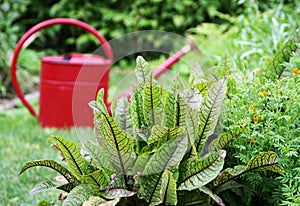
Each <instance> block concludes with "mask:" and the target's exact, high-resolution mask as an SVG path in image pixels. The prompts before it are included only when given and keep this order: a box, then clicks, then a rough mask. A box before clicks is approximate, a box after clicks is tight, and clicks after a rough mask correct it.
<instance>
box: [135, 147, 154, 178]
mask: <svg viewBox="0 0 300 206" xmlns="http://www.w3.org/2000/svg"><path fill="white" fill-rule="evenodd" d="M150 158H151V153H150V152H149V153H148V152H146V153H142V154H141V155H139V156H138V159H137V160H136V161H135V163H134V166H133V168H132V172H133V174H138V173H142V172H143V171H144V169H145V167H146V164H147V162H148V161H149V159H150Z"/></svg>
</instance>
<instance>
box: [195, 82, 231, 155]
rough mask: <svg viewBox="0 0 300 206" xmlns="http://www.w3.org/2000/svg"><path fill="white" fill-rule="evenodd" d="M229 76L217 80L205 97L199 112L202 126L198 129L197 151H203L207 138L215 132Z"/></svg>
mask: <svg viewBox="0 0 300 206" xmlns="http://www.w3.org/2000/svg"><path fill="white" fill-rule="evenodd" d="M226 82H227V78H226V77H224V79H223V80H219V81H218V82H216V83H215V84H214V85H213V86H212V87H211V88H210V89H209V91H208V94H207V96H206V97H205V98H204V101H203V105H202V106H201V109H200V112H199V120H200V124H199V125H200V126H199V130H198V135H197V139H196V141H195V146H196V150H197V152H201V150H202V146H203V144H204V141H205V140H206V138H207V137H208V136H209V135H211V134H212V133H213V132H214V129H215V127H216V125H217V122H218V118H219V115H220V112H221V108H222V104H223V100H224V97H225V89H226Z"/></svg>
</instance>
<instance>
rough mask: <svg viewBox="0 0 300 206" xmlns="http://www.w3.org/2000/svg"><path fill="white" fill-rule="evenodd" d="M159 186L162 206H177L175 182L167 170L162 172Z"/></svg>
mask: <svg viewBox="0 0 300 206" xmlns="http://www.w3.org/2000/svg"><path fill="white" fill-rule="evenodd" d="M161 185H162V186H161V187H162V188H161V193H162V194H161V196H162V200H163V201H162V203H163V205H177V193H176V181H175V179H174V177H173V175H172V173H171V172H170V171H169V170H165V171H164V172H163V174H162V184H161Z"/></svg>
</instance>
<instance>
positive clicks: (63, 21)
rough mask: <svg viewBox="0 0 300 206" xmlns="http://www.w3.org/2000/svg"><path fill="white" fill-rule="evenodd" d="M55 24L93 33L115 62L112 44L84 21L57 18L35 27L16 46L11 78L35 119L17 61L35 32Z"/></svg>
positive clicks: (34, 112)
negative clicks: (24, 89)
mask: <svg viewBox="0 0 300 206" xmlns="http://www.w3.org/2000/svg"><path fill="white" fill-rule="evenodd" d="M55 24H69V25H73V26H78V27H81V28H82V29H84V30H86V31H88V32H90V33H92V34H93V35H94V36H95V37H96V38H97V39H98V40H99V41H100V43H101V45H102V47H103V51H104V53H105V54H106V56H107V57H108V58H109V59H110V60H111V61H113V52H112V49H111V47H110V44H109V43H108V42H107V41H106V39H105V38H104V37H103V36H102V35H101V34H99V32H98V31H97V30H96V29H95V28H93V27H92V26H90V25H88V24H86V23H84V22H82V21H79V20H75V19H69V18H55V19H49V20H46V21H43V22H41V23H39V24H37V25H35V26H34V27H32V28H31V29H30V30H28V31H27V32H26V33H25V34H24V36H22V38H21V39H20V40H19V42H18V44H17V46H16V49H15V51H14V54H13V59H12V64H11V78H12V83H13V86H14V88H15V91H16V93H17V95H18V96H19V98H20V100H21V101H22V103H23V104H24V105H25V106H26V107H27V109H28V110H29V111H30V113H31V114H32V115H33V116H35V117H38V115H37V113H36V111H35V110H34V108H33V107H32V106H31V105H30V104H29V103H28V101H27V100H26V99H25V97H24V94H23V92H22V91H21V89H20V86H19V84H18V80H17V75H16V69H17V60H18V56H19V53H20V51H21V49H22V46H23V44H24V43H25V42H26V40H27V39H28V38H29V37H30V36H31V35H33V34H34V33H35V32H37V31H39V30H41V29H43V28H45V27H49V26H52V25H55Z"/></svg>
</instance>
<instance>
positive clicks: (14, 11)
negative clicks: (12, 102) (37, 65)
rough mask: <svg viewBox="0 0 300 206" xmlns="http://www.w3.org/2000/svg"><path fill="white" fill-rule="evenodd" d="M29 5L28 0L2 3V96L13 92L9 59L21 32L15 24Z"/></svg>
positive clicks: (0, 53)
mask: <svg viewBox="0 0 300 206" xmlns="http://www.w3.org/2000/svg"><path fill="white" fill-rule="evenodd" d="M28 4H29V1H28V0H17V1H14V2H12V1H10V0H4V1H2V2H1V3H0V19H1V20H0V41H1V44H0V96H5V95H8V94H9V93H11V92H12V87H11V81H10V63H9V59H10V55H11V54H12V52H13V50H14V47H15V45H16V43H17V41H18V38H19V36H18V34H19V32H20V27H19V26H18V25H16V24H14V23H15V21H17V20H18V19H19V17H20V15H21V14H22V13H24V12H25V11H26V7H27V5H28Z"/></svg>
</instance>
